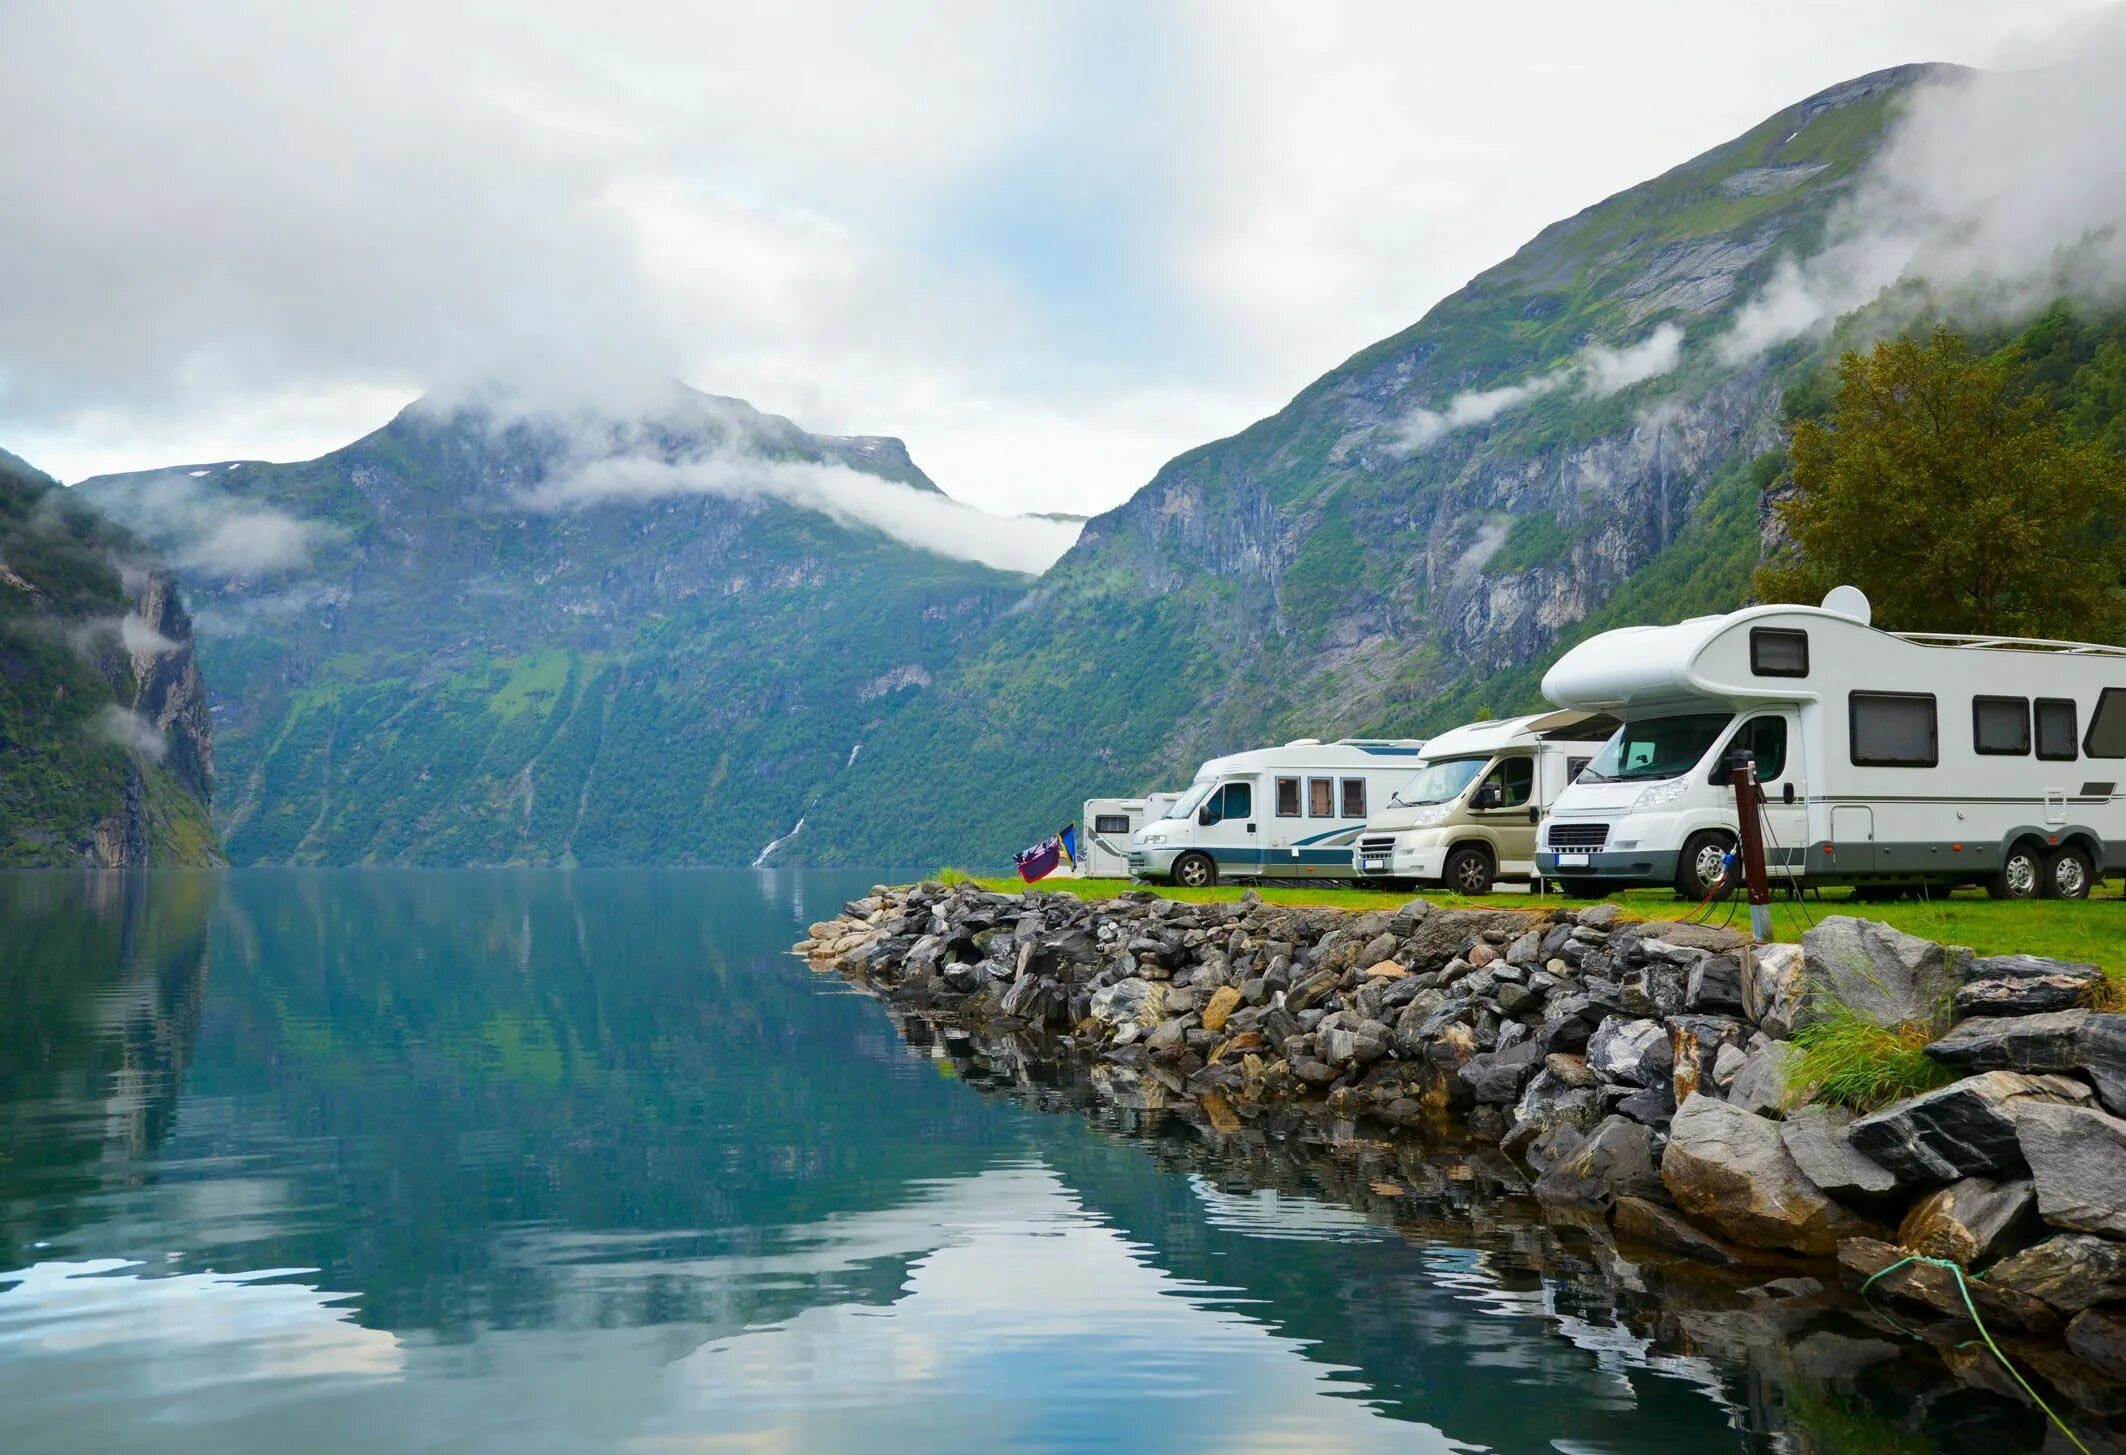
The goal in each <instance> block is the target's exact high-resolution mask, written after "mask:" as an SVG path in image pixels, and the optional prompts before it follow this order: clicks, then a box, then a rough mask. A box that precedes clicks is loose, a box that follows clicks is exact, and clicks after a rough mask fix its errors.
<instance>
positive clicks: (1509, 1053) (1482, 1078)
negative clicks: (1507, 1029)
mask: <svg viewBox="0 0 2126 1455" xmlns="http://www.w3.org/2000/svg"><path fill="white" fill-rule="evenodd" d="M1542 1065H1543V1047H1542V1045H1541V1043H1539V1042H1537V1041H1533V1040H1528V1041H1518V1042H1515V1043H1514V1044H1513V1045H1511V1046H1509V1047H1507V1048H1506V1049H1505V1050H1503V1051H1487V1052H1485V1053H1484V1054H1482V1055H1479V1056H1471V1057H1470V1058H1469V1060H1468V1061H1467V1062H1466V1063H1465V1064H1464V1065H1462V1066H1461V1067H1459V1068H1458V1069H1457V1070H1456V1071H1455V1075H1457V1076H1459V1077H1460V1078H1461V1080H1462V1084H1463V1085H1464V1086H1466V1087H1468V1088H1469V1093H1470V1095H1471V1096H1473V1097H1474V1098H1475V1099H1476V1100H1477V1101H1478V1102H1479V1103H1480V1104H1481V1103H1489V1104H1492V1105H1495V1106H1511V1105H1512V1104H1513V1103H1514V1102H1516V1101H1518V1100H1520V1097H1521V1091H1522V1089H1523V1088H1525V1087H1526V1086H1527V1085H1528V1082H1529V1079H1530V1078H1531V1077H1533V1076H1534V1075H1535V1073H1536V1072H1537V1071H1538V1070H1539V1069H1540V1068H1541V1067H1542Z"/></svg>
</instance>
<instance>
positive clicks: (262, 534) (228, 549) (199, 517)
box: [97, 471, 333, 578]
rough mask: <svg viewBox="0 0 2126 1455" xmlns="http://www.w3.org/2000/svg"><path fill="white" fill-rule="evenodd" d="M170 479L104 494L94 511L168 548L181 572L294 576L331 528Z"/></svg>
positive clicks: (151, 479)
mask: <svg viewBox="0 0 2126 1455" xmlns="http://www.w3.org/2000/svg"><path fill="white" fill-rule="evenodd" d="M226 473H227V472H226V471H220V472H214V473H212V474H210V475H209V477H208V478H207V479H206V480H200V479H195V478H193V477H192V476H191V475H189V474H187V473H184V472H171V473H165V474H161V475H152V476H146V477H143V478H141V479H137V480H128V481H125V482H123V483H120V484H114V485H110V486H106V487H102V488H103V490H104V492H105V493H103V494H102V495H100V496H99V497H98V500H97V506H98V508H99V509H101V510H102V511H103V512H104V513H105V514H107V515H109V516H110V517H111V518H112V519H113V520H116V521H117V522H119V523H120V524H121V525H124V526H126V527H128V528H129V529H132V530H136V531H138V532H140V533H141V534H142V535H145V536H151V537H154V538H156V539H157V540H160V541H163V542H166V543H167V544H166V545H165V548H164V551H163V554H164V555H165V556H167V557H168V559H169V560H170V561H171V562H172V563H173V564H174V565H176V566H177V567H179V568H180V569H181V570H185V571H190V572H196V573H199V574H201V575H206V576H219V577H245V578H250V577H257V576H262V575H276V574H280V573H285V572H292V571H300V570H302V569H304V568H305V567H307V566H308V565H309V564H310V553H311V551H312V549H313V548H314V547H315V546H317V545H318V544H320V543H321V542H323V541H324V540H326V539H328V538H330V536H331V535H332V533H333V531H332V527H330V526H328V525H326V524H324V523H322V522H319V521H309V520H300V519H298V518H296V517H295V516H292V515H290V514H288V513H287V512H286V511H283V510H278V509H276V508H274V507H272V506H269V505H256V504H253V503H251V502H249V501H246V500H243V499H241V498H239V497H236V496H234V495H230V494H226V493H224V492H223V490H222V489H221V487H220V483H219V481H220V479H221V477H222V476H224V475H226Z"/></svg>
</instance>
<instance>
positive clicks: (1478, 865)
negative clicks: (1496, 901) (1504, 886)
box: [1440, 844, 1498, 897]
mask: <svg viewBox="0 0 2126 1455" xmlns="http://www.w3.org/2000/svg"><path fill="white" fill-rule="evenodd" d="M1440 879H1441V881H1442V882H1443V883H1445V885H1446V886H1447V888H1448V889H1450V890H1452V891H1453V892H1454V893H1456V894H1466V895H1469V896H1471V897H1474V896H1476V895H1479V894H1489V893H1490V892H1491V886H1492V885H1493V884H1495V883H1497V882H1498V868H1497V866H1495V865H1494V864H1493V863H1492V862H1491V856H1490V855H1489V854H1487V853H1485V852H1484V851H1483V850H1482V849H1479V848H1476V847H1474V846H1473V845H1467V844H1465V845H1463V846H1462V847H1461V848H1459V849H1456V850H1455V851H1454V852H1453V853H1451V854H1449V855H1448V856H1447V864H1446V867H1445V868H1444V869H1443V870H1441V872H1440Z"/></svg>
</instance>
